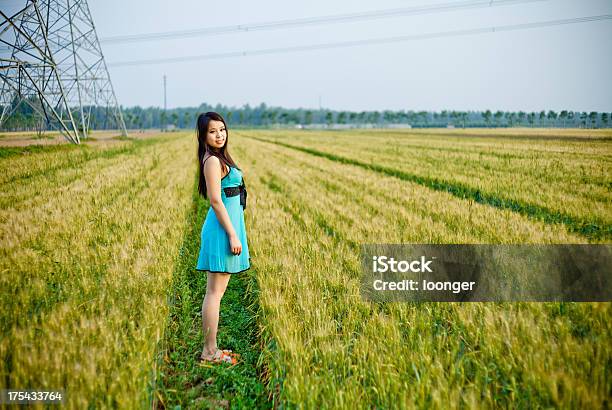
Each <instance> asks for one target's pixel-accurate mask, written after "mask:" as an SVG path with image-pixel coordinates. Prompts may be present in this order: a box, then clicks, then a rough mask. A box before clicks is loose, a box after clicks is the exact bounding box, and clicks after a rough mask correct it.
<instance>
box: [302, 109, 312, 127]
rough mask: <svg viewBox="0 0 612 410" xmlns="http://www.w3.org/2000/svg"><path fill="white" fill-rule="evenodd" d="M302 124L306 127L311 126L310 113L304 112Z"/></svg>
mask: <svg viewBox="0 0 612 410" xmlns="http://www.w3.org/2000/svg"><path fill="white" fill-rule="evenodd" d="M304 123H305V124H306V125H310V124H312V111H310V110H309V111H306V114H305V115H304Z"/></svg>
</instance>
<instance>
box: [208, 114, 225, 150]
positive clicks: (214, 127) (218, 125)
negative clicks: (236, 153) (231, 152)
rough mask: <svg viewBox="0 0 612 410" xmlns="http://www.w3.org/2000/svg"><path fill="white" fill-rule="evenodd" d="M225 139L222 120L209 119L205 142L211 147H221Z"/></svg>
mask: <svg viewBox="0 0 612 410" xmlns="http://www.w3.org/2000/svg"><path fill="white" fill-rule="evenodd" d="M226 139H227V132H226V130H225V125H223V121H215V120H210V121H209V122H208V132H207V133H206V143H207V144H208V145H210V146H211V147H213V148H221V147H222V146H223V145H224V144H225V140H226Z"/></svg>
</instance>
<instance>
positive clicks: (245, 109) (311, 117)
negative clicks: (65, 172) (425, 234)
mask: <svg viewBox="0 0 612 410" xmlns="http://www.w3.org/2000/svg"><path fill="white" fill-rule="evenodd" d="M1 108H2V107H0V109H1ZM87 110H90V111H91V122H90V124H91V125H90V126H91V128H92V129H109V128H117V126H116V124H115V122H114V121H112V118H109V116H110V111H109V110H108V109H106V108H105V107H90V108H87ZM121 110H122V114H123V119H124V121H125V125H126V127H127V128H128V129H160V128H161V129H163V128H181V129H188V128H195V121H196V119H197V116H198V115H199V114H200V113H203V112H207V111H216V112H218V113H219V114H221V115H222V116H223V117H224V118H225V119H226V121H227V122H228V124H229V125H230V126H231V127H233V128H235V127H245V128H246V127H249V128H251V127H255V128H257V127H262V128H265V127H273V126H287V127H296V126H304V127H310V126H313V127H315V126H319V127H350V126H355V127H359V126H373V127H385V126H394V125H395V126H401V125H402V124H403V125H410V126H411V127H415V128H426V127H456V128H474V127H481V128H482V127H559V128H607V127H609V126H610V120H611V119H612V113H608V112H595V111H591V112H586V111H582V112H580V111H571V110H563V111H558V112H557V111H553V110H548V111H545V110H542V111H538V112H526V111H518V112H513V111H491V110H486V111H454V110H442V111H440V112H435V111H434V112H432V111H412V110H400V111H392V110H384V111H359V112H355V111H335V110H328V109H304V108H297V109H286V108H281V107H268V106H267V105H266V104H265V103H261V104H260V105H258V106H254V107H251V106H250V105H249V104H246V105H244V106H242V107H228V106H225V105H221V104H217V105H215V106H213V105H209V104H206V103H204V104H201V105H200V106H199V107H181V108H173V109H169V110H166V111H164V110H163V109H162V108H159V107H147V108H143V107H139V106H136V107H127V108H126V107H121ZM49 128H50V124H45V123H44V121H43V120H42V119H41V118H40V117H39V116H37V115H36V114H35V113H34V111H33V110H32V108H31V107H30V106H29V105H27V104H25V103H23V102H22V103H21V104H20V105H19V106H18V107H17V109H15V111H14V112H13V114H12V115H11V116H10V117H8V118H7V120H6V121H5V122H4V123H3V124H2V130H5V131H26V130H27V131H29V130H40V129H49Z"/></svg>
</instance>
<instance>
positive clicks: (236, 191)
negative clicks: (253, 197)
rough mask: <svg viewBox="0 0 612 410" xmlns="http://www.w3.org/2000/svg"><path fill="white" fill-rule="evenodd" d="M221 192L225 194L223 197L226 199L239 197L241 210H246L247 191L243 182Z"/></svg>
mask: <svg viewBox="0 0 612 410" xmlns="http://www.w3.org/2000/svg"><path fill="white" fill-rule="evenodd" d="M223 192H225V196H226V197H227V198H229V197H232V196H236V195H240V205H242V209H246V198H247V191H246V186H244V182H243V183H242V184H241V185H239V186H232V187H228V188H223Z"/></svg>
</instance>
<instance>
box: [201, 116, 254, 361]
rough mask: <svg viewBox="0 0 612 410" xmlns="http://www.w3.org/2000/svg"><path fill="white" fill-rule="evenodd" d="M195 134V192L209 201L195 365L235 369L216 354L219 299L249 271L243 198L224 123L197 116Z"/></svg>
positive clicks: (232, 357) (225, 355)
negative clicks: (200, 334) (221, 364)
mask: <svg viewBox="0 0 612 410" xmlns="http://www.w3.org/2000/svg"><path fill="white" fill-rule="evenodd" d="M197 133H198V134H197V135H198V161H199V176H200V178H199V184H198V191H199V193H200V194H201V195H202V196H203V197H204V198H208V199H209V200H210V207H209V208H208V213H207V214H206V219H205V220H204V224H203V225H202V234H201V244H200V255H199V257H198V263H197V266H196V269H197V270H199V271H207V272H208V276H207V282H206V296H205V297H204V302H203V303H202V329H203V332H204V340H205V342H204V349H203V351H202V354H201V355H200V360H203V361H210V362H229V363H236V357H237V356H238V355H237V354H235V353H232V352H231V350H220V349H218V348H217V327H218V324H219V306H220V303H221V298H222V297H223V294H224V293H225V289H226V287H227V283H228V282H229V279H230V276H231V274H233V273H240V272H244V271H245V270H247V269H249V268H250V258H249V248H248V246H247V237H246V229H245V225H244V208H245V207H246V192H245V189H244V183H243V179H242V171H241V170H240V168H238V167H237V166H236V163H235V162H234V160H233V159H232V157H231V155H230V154H229V152H228V150H227V144H228V138H229V133H228V130H227V126H226V124H225V120H224V119H223V117H221V116H220V115H219V114H217V113H215V112H207V113H205V114H200V116H199V117H198V123H197Z"/></svg>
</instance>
